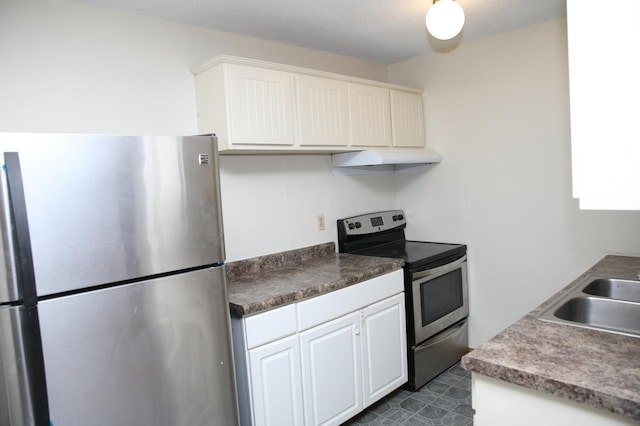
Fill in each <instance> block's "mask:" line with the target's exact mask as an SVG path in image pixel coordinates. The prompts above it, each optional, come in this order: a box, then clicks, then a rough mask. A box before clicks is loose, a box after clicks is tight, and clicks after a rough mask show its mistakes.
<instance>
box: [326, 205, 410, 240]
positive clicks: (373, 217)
mask: <svg viewBox="0 0 640 426" xmlns="http://www.w3.org/2000/svg"><path fill="white" fill-rule="evenodd" d="M406 223H407V220H406V219H405V217H404V212H403V211H402V210H388V211H384V212H377V213H367V214H363V215H360V216H353V217H349V218H346V219H340V220H338V230H339V231H341V232H342V233H344V235H366V234H375V233H377V232H383V231H388V230H390V229H395V228H399V227H404V226H405V225H406Z"/></svg>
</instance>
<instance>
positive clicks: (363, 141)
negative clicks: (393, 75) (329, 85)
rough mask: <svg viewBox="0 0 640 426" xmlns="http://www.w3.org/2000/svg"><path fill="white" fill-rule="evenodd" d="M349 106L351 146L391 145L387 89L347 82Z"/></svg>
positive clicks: (389, 106)
mask: <svg viewBox="0 0 640 426" xmlns="http://www.w3.org/2000/svg"><path fill="white" fill-rule="evenodd" d="M349 107H350V108H349V112H350V118H351V144H352V145H353V146H361V147H367V146H373V147H385V148H388V147H391V146H392V144H393V139H392V135H391V103H390V98H389V89H384V88H380V87H372V86H367V85H364V84H349Z"/></svg>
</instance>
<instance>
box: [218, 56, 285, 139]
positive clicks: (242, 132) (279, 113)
mask: <svg viewBox="0 0 640 426" xmlns="http://www.w3.org/2000/svg"><path fill="white" fill-rule="evenodd" d="M227 78H228V82H229V106H228V107H229V125H230V139H231V141H232V144H233V145H245V144H248V145H293V144H294V142H295V137H294V125H293V77H292V75H291V74H289V73H285V72H280V71H273V70H267V69H259V68H253V67H244V66H236V65H229V66H228V68H227Z"/></svg>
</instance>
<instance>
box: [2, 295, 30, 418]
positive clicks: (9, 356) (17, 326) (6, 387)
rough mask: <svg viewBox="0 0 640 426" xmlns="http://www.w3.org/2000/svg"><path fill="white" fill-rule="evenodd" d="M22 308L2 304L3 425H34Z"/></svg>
mask: <svg viewBox="0 0 640 426" xmlns="http://www.w3.org/2000/svg"><path fill="white" fill-rule="evenodd" d="M21 322H22V319H21V315H20V307H16V306H11V307H9V306H6V307H0V425H28V424H33V418H32V417H31V416H30V414H29V413H31V412H32V411H33V408H32V404H31V399H30V397H29V392H28V387H27V383H28V380H27V367H26V364H25V362H24V360H25V353H24V346H23V344H22V332H21V329H22V325H21Z"/></svg>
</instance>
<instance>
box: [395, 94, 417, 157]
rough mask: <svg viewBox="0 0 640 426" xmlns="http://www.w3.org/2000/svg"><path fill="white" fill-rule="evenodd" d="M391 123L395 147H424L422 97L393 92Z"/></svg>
mask: <svg viewBox="0 0 640 426" xmlns="http://www.w3.org/2000/svg"><path fill="white" fill-rule="evenodd" d="M391 121H392V122H393V146H394V147H402V148H422V147H424V106H423V101H422V95H420V94H416V93H410V92H400V91H397V90H392V91H391Z"/></svg>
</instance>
